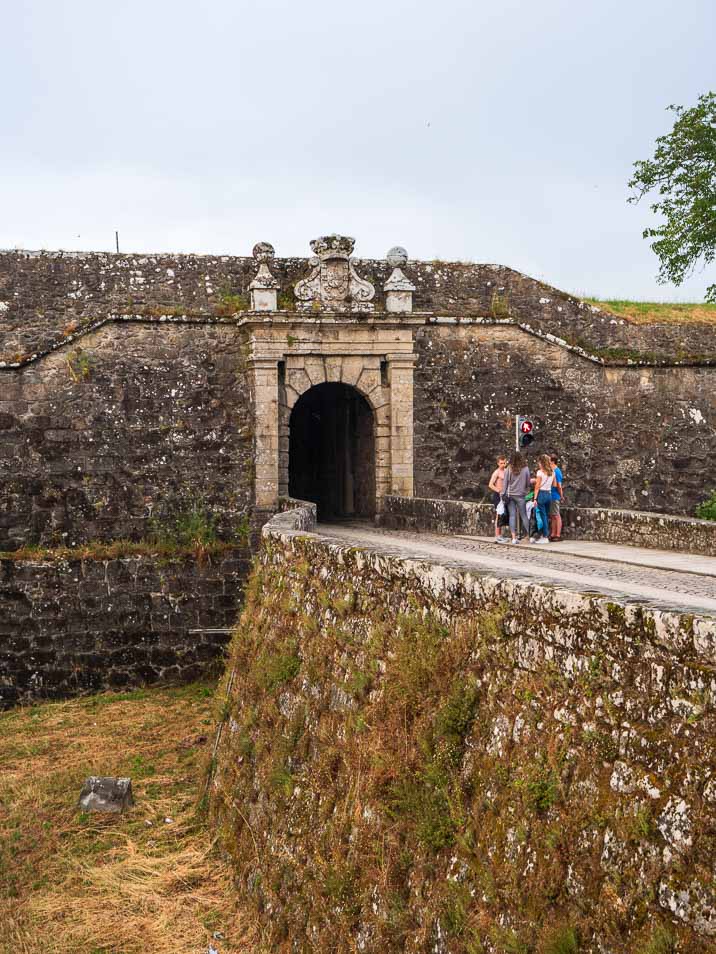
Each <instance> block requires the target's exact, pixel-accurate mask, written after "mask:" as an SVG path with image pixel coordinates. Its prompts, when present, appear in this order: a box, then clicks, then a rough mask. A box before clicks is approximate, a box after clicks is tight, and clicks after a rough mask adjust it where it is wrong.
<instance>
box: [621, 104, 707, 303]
mask: <svg viewBox="0 0 716 954" xmlns="http://www.w3.org/2000/svg"><path fill="white" fill-rule="evenodd" d="M669 109H670V110H671V112H673V113H675V114H676V122H675V123H674V128H673V129H672V130H671V132H670V133H669V134H668V135H667V136H659V138H658V139H657V140H656V149H655V150H654V157H653V159H646V160H644V161H641V162H636V163H634V168H635V172H634V175H633V176H632V178H631V180H630V181H629V187H630V188H631V189H633V190H634V195H632V196H631V197H630V199H629V202H632V203H634V202H639V200H640V199H642V198H643V197H644V196H645V195H647V194H648V193H650V192H655V193H656V195H657V200H656V202H654V203H653V204H652V205H651V211H652V212H656V213H657V215H659V216H660V217H661V218H662V219H663V221H662V223H661V224H660V225H659V226H658V227H657V228H647V229H644V233H643V235H644V238H653V239H654V241H653V242H652V243H651V247H652V249H653V250H654V252H656V254H657V256H658V258H659V262H660V267H659V274H658V276H657V281H659V282H661V283H662V284H666V283H668V282H673V283H674V284H675V285H680V284H681V283H682V282H683V280H684V279H685V278H687V277H688V276H689V275H690V274H691V273H692V272H693V270H694V268H695V266H696V265H697V263H698V262H699V261H703V263H704V265H710V264H711V263H712V262H713V261H714V257H716V214H715V212H714V210H716V93H713V92H709V93H704V95H703V96H700V97H699V100H698V103H697V104H696V106H692V107H691V108H689V109H686V108H685V107H683V106H669ZM706 300H707V301H713V302H716V283H714V284H713V285H710V286H709V287H708V288H707V289H706Z"/></svg>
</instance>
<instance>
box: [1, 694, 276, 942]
mask: <svg viewBox="0 0 716 954" xmlns="http://www.w3.org/2000/svg"><path fill="white" fill-rule="evenodd" d="M212 697H213V686H209V685H206V684H193V685H190V686H185V687H181V688H173V689H142V690H137V691H135V692H128V693H115V694H112V693H103V694H101V695H96V696H91V697H86V698H83V699H79V700H73V701H70V702H60V703H46V704H42V705H36V706H32V707H29V708H19V709H15V710H13V711H10V712H5V713H2V714H0V951H8V952H9V951H12V952H13V954H70V952H72V954H74V952H77V951H85V952H86V954H100V952H101V954H140V952H141V954H146V952H147V951H151V952H152V954H199V952H201V954H203V952H205V951H207V949H208V947H209V943H210V942H211V943H212V944H213V945H214V947H215V948H216V950H217V951H219V952H220V954H231V952H234V954H236V952H248V951H255V950H257V949H258V948H257V946H256V934H255V932H254V930H253V927H252V922H251V919H250V918H248V917H246V916H245V915H244V913H243V912H242V910H241V909H240V907H239V905H238V903H237V901H236V898H235V894H234V892H233V891H232V889H231V872H230V871H229V868H228V867H227V865H226V863H225V862H224V861H222V860H221V858H219V857H218V856H217V855H216V854H215V852H214V848H213V844H214V842H213V834H212V832H211V830H210V828H209V826H208V824H207V822H206V819H205V814H204V813H203V812H202V811H200V810H198V807H197V806H198V805H199V804H200V800H201V796H202V785H203V779H204V775H205V771H204V770H205V766H206V762H207V759H208V753H209V750H210V748H211V744H212V738H213V734H212V730H213V720H212V718H211V715H210V710H211V705H212ZM93 774H95V775H118V776H122V775H128V776H130V777H131V779H132V787H133V790H134V797H135V802H136V804H135V806H134V808H132V809H131V810H129V811H128V812H126V813H125V814H123V815H100V814H94V813H92V814H87V813H83V812H80V811H79V810H78V808H77V799H78V797H79V792H80V788H81V786H82V783H83V782H84V780H85V778H87V776H88V775H93ZM216 932H219V933H220V934H221V935H223V937H222V938H221V939H214V934H215V933H216Z"/></svg>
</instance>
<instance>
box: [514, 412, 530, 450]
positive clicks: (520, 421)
mask: <svg viewBox="0 0 716 954" xmlns="http://www.w3.org/2000/svg"><path fill="white" fill-rule="evenodd" d="M515 424H516V428H515V430H516V431H517V446H518V448H520V447H529V446H530V444H531V443H532V441H533V440H534V439H535V436H534V430H535V425H534V421H533V420H532V419H531V418H529V417H523V416H522V415H521V414H518V415H517V418H516V420H515Z"/></svg>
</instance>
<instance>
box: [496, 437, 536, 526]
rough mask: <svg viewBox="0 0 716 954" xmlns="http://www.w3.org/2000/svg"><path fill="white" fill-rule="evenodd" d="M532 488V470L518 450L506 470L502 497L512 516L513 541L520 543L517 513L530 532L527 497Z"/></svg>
mask: <svg viewBox="0 0 716 954" xmlns="http://www.w3.org/2000/svg"><path fill="white" fill-rule="evenodd" d="M531 489H532V484H531V481H530V470H529V467H528V466H527V462H526V461H525V459H524V457H523V456H522V454H520V453H519V451H518V452H516V453H515V454H513V455H512V458H511V460H510V463H509V465H508V467H507V469H506V470H505V480H504V483H503V485H502V499H503V500H504V501H505V505H506V507H507V512H508V514H509V516H510V533H511V534H512V540H511V542H512V543H519V540H518V539H517V514H518V513H519V515H520V520H521V521H522V526H523V527H524V531H525V533H528V532H529V526H530V522H529V520H528V519H527V507H526V505H525V497H526V496H527V494H528V493H529V492H530V490H531ZM504 542H507V541H504Z"/></svg>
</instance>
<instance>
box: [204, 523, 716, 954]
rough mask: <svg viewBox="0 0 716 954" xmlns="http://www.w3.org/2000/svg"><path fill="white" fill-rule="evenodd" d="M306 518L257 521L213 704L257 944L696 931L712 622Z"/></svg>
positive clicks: (459, 946) (484, 944)
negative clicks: (445, 561) (376, 545)
mask: <svg viewBox="0 0 716 954" xmlns="http://www.w3.org/2000/svg"><path fill="white" fill-rule="evenodd" d="M311 522H312V521H311V516H310V514H308V513H303V514H302V513H301V512H300V511H298V512H297V513H296V514H294V515H290V514H282V515H281V517H280V518H279V519H278V520H277V522H276V523H274V522H271V524H269V526H268V527H266V528H265V529H264V534H265V537H266V547H265V550H264V552H263V554H262V556H261V560H260V563H259V565H258V566H257V568H256V570H255V572H254V574H253V576H252V578H251V580H250V582H249V584H248V590H247V607H246V610H245V613H244V615H243V617H242V620H241V622H240V625H239V627H238V628H237V631H236V634H235V636H234V638H233V641H232V645H231V648H230V657H229V665H228V670H227V677H226V681H225V684H224V689H223V690H222V691H223V692H224V693H226V701H224V698H223V696H222V697H220V700H219V702H220V705H221V711H222V713H223V716H224V719H223V721H222V725H221V734H220V742H219V748H218V751H217V769H216V773H215V775H214V779H213V783H212V787H211V802H212V811H213V817H214V819H215V822H216V824H217V827H218V830H219V833H220V835H221V838H222V841H223V844H224V846H225V848H226V849H227V850H228V852H229V853H230V855H231V857H232V858H233V860H234V864H235V866H236V873H237V881H236V883H237V886H238V890H240V891H241V892H242V894H243V895H244V897H245V899H246V901H247V903H249V904H252V905H255V907H256V910H257V912H258V913H259V916H260V917H261V918H262V920H263V922H264V925H265V930H266V932H267V940H269V941H270V942H271V943H272V944H273V945H274V946H276V948H277V949H279V948H280V947H281V945H284V944H285V945H287V946H289V945H290V946H291V947H292V949H295V950H303V949H305V950H331V951H335V952H336V954H342V952H346V954H347V952H349V951H355V950H356V949H357V950H359V951H363V952H365V954H379V952H380V954H385V952H392V951H396V952H397V951H407V950H409V951H413V952H416V954H423V952H425V954H427V952H431V954H436V952H437V954H473V952H476V951H484V952H489V954H497V952H504V951H539V952H542V951H550V952H552V951H561V950H566V951H573V950H579V951H580V952H582V954H644V952H647V951H655V950H659V951H662V950H664V951H668V950H675V951H679V952H682V951H683V952H687V951H688V952H689V954H707V952H710V951H712V950H713V945H714V939H715V938H716V896H715V895H714V884H713V861H714V852H715V847H716V846H715V845H714V827H715V824H716V814H715V813H716V797H715V795H714V793H715V792H716V777H715V776H714V765H715V764H716V760H715V757H716V751H715V750H714V739H715V738H716V734H715V732H714V730H715V729H716V724H715V722H714V698H716V696H715V695H714V690H715V689H716V684H715V683H714V663H715V662H716V656H715V655H714V654H715V652H716V622H715V621H714V620H713V619H706V618H702V619H699V618H694V617H692V616H689V615H679V614H678V613H668V612H662V611H659V610H648V609H645V608H643V607H639V606H636V605H623V604H622V603H620V602H613V601H611V600H608V599H605V598H600V597H596V596H593V595H588V594H577V593H570V592H567V591H564V590H562V591H559V590H556V589H553V588H550V587H548V586H544V585H539V584H535V583H526V582H522V581H515V580H509V579H502V580H498V579H495V578H491V577H490V576H489V575H476V574H474V573H470V572H464V571H462V570H460V569H459V568H455V566H447V565H440V564H437V563H435V562H433V563H428V562H425V561H421V560H419V559H413V560H406V559H399V558H397V557H395V556H392V555H390V553H389V552H387V553H386V552H384V551H381V550H380V549H375V550H373V549H365V548H360V549H355V548H352V547H346V546H341V545H336V544H333V543H331V542H329V541H326V540H324V539H321V538H320V537H316V536H307V535H306V530H310V527H311ZM292 527H294V528H295V529H292ZM387 542H388V543H389V541H387ZM570 937H571V938H572V942H571V946H559V944H558V942H559V943H562V944H563V945H567V942H568V941H569V939H570ZM577 938H578V947H575V942H576V939H577ZM667 941H668V944H667ZM657 944H658V945H661V946H657ZM665 945H666V946H665Z"/></svg>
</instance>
